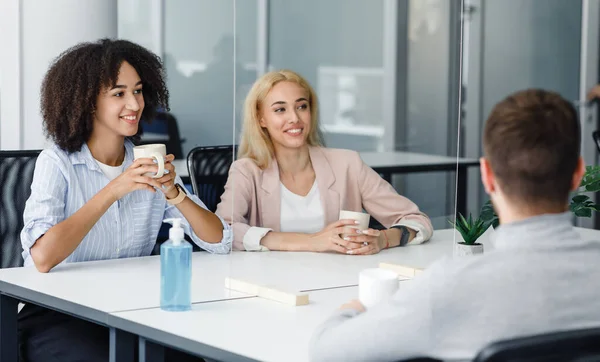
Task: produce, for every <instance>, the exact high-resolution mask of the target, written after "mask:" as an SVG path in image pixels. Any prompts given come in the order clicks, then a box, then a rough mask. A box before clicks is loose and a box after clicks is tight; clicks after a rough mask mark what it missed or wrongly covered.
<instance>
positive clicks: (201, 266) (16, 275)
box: [0, 229, 600, 361]
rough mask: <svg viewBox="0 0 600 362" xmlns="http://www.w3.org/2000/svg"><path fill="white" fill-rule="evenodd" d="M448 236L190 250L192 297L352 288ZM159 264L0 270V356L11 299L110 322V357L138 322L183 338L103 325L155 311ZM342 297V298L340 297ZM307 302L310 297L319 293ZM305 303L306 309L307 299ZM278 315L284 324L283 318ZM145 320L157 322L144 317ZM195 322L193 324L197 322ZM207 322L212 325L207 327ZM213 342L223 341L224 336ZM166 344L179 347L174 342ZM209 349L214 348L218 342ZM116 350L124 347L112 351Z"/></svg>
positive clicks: (8, 344) (219, 300) (9, 342)
mask: <svg viewBox="0 0 600 362" xmlns="http://www.w3.org/2000/svg"><path fill="white" fill-rule="evenodd" d="M578 230H579V231H580V233H581V234H582V236H583V237H584V238H586V239H592V238H595V239H598V238H600V231H597V230H589V229H578ZM491 233H493V230H491V229H490V230H488V232H487V233H486V234H484V236H483V237H482V238H481V239H480V240H481V241H482V242H483V243H484V245H486V246H485V247H486V250H488V251H489V250H491V248H492V245H491V244H490V243H489V240H488V239H489V234H491ZM455 236H456V237H457V240H460V239H459V236H458V233H457V232H455V231H454V230H449V229H448V230H440V231H436V232H435V233H434V236H433V238H432V240H430V241H429V242H428V243H426V244H423V245H409V246H407V247H404V248H394V249H389V250H384V251H383V252H381V253H379V254H377V255H371V256H350V255H338V254H317V253H292V252H265V253H250V252H234V253H232V254H230V255H212V254H209V253H206V252H198V253H194V256H193V276H192V278H193V290H192V300H193V302H194V303H196V304H197V306H196V307H195V309H196V310H197V309H201V310H204V309H202V308H204V307H206V308H210V309H211V310H216V309H218V308H220V307H219V306H220V305H226V306H232V308H235V306H236V305H237V304H236V303H232V301H236V300H237V301H240V302H242V301H243V299H248V298H250V299H253V297H252V296H249V295H246V294H244V293H236V292H233V291H230V290H227V289H225V288H224V279H225V277H227V276H232V277H237V278H244V279H246V280H249V281H252V282H255V283H260V284H266V285H271V286H275V287H277V286H280V287H285V288H288V289H295V290H299V291H311V297H312V296H317V297H318V296H319V295H321V293H320V292H319V293H316V291H317V290H320V289H327V290H332V289H334V288H339V287H345V286H356V285H357V284H358V273H359V271H360V270H362V269H365V268H374V267H377V266H378V265H379V263H380V262H391V263H396V264H403V265H408V266H413V267H421V268H424V267H427V266H428V265H429V264H431V263H432V262H433V261H434V260H436V259H438V258H440V257H442V256H445V255H451V253H452V250H453V242H452V241H453V239H454V237H455ZM159 270H160V266H159V257H158V256H152V257H144V258H131V259H117V260H106V261H96V262H85V263H75V264H66V265H63V266H59V267H57V268H56V269H54V270H52V271H51V272H50V273H48V274H42V273H39V272H37V271H36V270H35V268H33V267H29V268H13V269H2V270H0V293H1V296H0V344H1V345H0V360H14V358H15V355H16V338H17V337H16V318H17V313H16V307H17V302H18V301H19V300H24V301H26V302H32V303H35V304H38V305H42V306H45V307H49V308H51V309H55V310H58V311H61V312H65V313H68V314H72V315H74V316H76V317H79V318H82V319H87V320H91V321H93V322H96V323H99V324H102V325H106V326H109V327H111V351H112V352H111V353H114V356H115V359H114V360H115V361H117V360H120V359H119V358H122V359H121V360H128V358H129V356H130V355H129V354H127V353H129V352H127V351H131V349H130V347H131V346H132V344H133V343H134V341H135V336H134V334H133V333H136V334H137V333H138V332H139V328H142V327H143V330H144V331H146V332H148V334H146V333H139V335H140V336H141V337H144V338H150V339H153V340H157V341H160V342H161V343H164V344H166V345H169V343H168V341H171V339H170V338H172V340H173V341H176V340H177V341H180V339H178V338H183V339H186V340H187V339H188V338H187V337H184V336H182V335H185V333H188V332H186V330H185V329H181V330H171V331H170V332H164V331H163V332H164V333H167V334H169V335H172V336H171V337H169V338H167V339H162V338H161V339H156V338H155V336H156V334H152V333H158V332H160V331H157V330H156V328H154V327H152V326H151V325H144V323H145V322H144V321H142V320H139V321H137V322H135V323H130V324H127V323H125V322H123V320H121V321H120V322H119V323H120V324H118V327H117V326H114V325H111V323H112V322H111V321H114V319H113V317H111V315H112V314H116V313H125V312H127V311H138V310H141V309H147V310H148V312H147V313H152V311H154V312H159V311H160V309H158V306H159ZM323 295H324V296H325V295H327V294H323ZM345 297H346V296H344V298H343V299H346V298H345ZM323 298H325V297H323ZM325 299H327V298H325ZM340 299H342V298H340ZM314 300H315V301H318V300H320V297H318V298H317V299H314ZM209 302H213V303H209ZM338 302H339V300H336V301H335V303H332V304H336V306H337V304H338ZM224 303H227V304H224ZM249 303H250V304H248V305H254V303H259V304H258V305H261V303H262V302H249ZM270 303H273V302H269V304H268V305H270ZM240 305H242V306H243V305H246V304H240ZM149 308H150V309H149ZM215 308H216V309H215ZM260 308H262V307H260ZM327 308H329V307H327ZM242 309H243V310H244V313H250V314H251V313H252V311H249V310H248V309H247V308H242ZM309 309H312V304H311V307H310V308H309ZM298 310H300V309H298ZM328 310H330V308H329V309H328ZM315 313H317V312H315ZM318 313H321V312H318ZM185 315H186V313H181V316H184V317H182V318H185ZM319 315H322V314H319ZM306 318H309V319H310V318H313V317H308V316H307V317H306ZM315 318H316V317H315ZM121 319H122V318H121ZM158 319H161V318H158ZM283 321H284V322H285V319H283ZM150 322H151V323H150ZM148 323H150V324H152V323H158V322H156V321H154V320H152V321H150V320H149V321H148ZM203 323H204V322H203ZM239 323H241V324H240V325H239V326H237V328H242V329H243V328H247V327H245V326H243V324H244V323H246V322H243V321H242V320H239ZM307 323H308V321H307ZM200 324H202V323H200ZM200 324H199V325H198V328H204V327H202V326H200ZM259 324H260V323H259ZM207 326H208V327H210V328H214V326H211V325H207ZM286 326H287V327H288V328H287V329H289V330H292V329H293V327H294V325H293V324H288V325H286ZM307 326H308V324H307ZM306 328H308V327H306ZM307 330H308V329H305V330H304V331H305V332H303V333H308V332H306V331H307ZM150 332H151V333H150ZM163 332H161V333H163ZM286 333H287V332H286ZM193 342H194V346H195V347H193V349H189V350H188V351H190V352H192V353H196V352H195V351H196V350H197V349H196V348H200V347H198V345H203V346H205V347H206V346H208V347H207V348H209V347H210V348H213V347H214V348H217V347H218V346H221V344H219V345H218V346H217V347H215V346H213V345H212V344H210V343H213V342H214V341H213V340H211V342H210V343H209V341H202V340H201V339H195V340H194V341H193ZM177 343H179V342H177ZM186 343H187V342H186ZM219 343H222V345H226V344H225V343H226V341H221V342H219ZM231 343H232V344H234V342H231ZM174 346H176V347H178V346H179V347H181V346H180V345H179V344H174ZM13 347H14V348H13ZM203 348H204V347H203ZM210 348H209V349H210ZM236 348H237V347H236ZM216 350H220V347H218V348H217V349H216ZM120 351H121V352H122V351H125V352H123V354H117V352H120ZM238 352H239V353H240V354H243V355H253V353H254V352H252V351H250V350H249V351H247V352H243V351H238ZM238 352H236V353H238ZM211 353H212V352H211ZM117 357H119V358H117ZM269 358H270V357H269Z"/></svg>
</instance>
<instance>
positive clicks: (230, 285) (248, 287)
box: [225, 278, 260, 296]
mask: <svg viewBox="0 0 600 362" xmlns="http://www.w3.org/2000/svg"><path fill="white" fill-rule="evenodd" d="M259 287H260V286H259V285H256V284H252V283H250V282H247V281H244V280H240V279H233V278H225V288H227V289H231V290H235V291H238V292H242V293H246V294H252V295H256V296H258V290H259Z"/></svg>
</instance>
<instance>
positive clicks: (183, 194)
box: [167, 184, 187, 205]
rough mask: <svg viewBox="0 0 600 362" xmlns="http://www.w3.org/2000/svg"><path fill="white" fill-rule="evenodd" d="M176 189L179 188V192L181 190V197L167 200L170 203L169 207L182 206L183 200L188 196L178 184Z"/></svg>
mask: <svg viewBox="0 0 600 362" xmlns="http://www.w3.org/2000/svg"><path fill="white" fill-rule="evenodd" d="M175 187H176V188H177V190H179V195H177V197H175V198H172V199H167V202H168V203H169V205H178V204H180V203H181V202H182V201H183V199H185V197H186V196H187V195H186V194H185V191H183V190H182V189H181V186H179V184H176V185H175Z"/></svg>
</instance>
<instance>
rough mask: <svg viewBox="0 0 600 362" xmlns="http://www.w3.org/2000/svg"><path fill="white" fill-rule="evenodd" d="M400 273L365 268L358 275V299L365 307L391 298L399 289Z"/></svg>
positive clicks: (367, 307)
mask: <svg viewBox="0 0 600 362" xmlns="http://www.w3.org/2000/svg"><path fill="white" fill-rule="evenodd" d="M398 283H399V281H398V274H396V273H394V272H393V271H391V270H385V269H379V268H372V269H365V270H363V271H361V272H360V274H359V275H358V299H359V300H360V302H361V303H362V305H364V306H365V309H369V308H371V307H373V306H374V305H375V304H378V303H380V302H381V301H383V300H386V299H389V298H391V297H392V295H394V293H396V291H397V290H398Z"/></svg>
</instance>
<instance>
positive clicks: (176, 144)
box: [139, 112, 185, 159]
mask: <svg viewBox="0 0 600 362" xmlns="http://www.w3.org/2000/svg"><path fill="white" fill-rule="evenodd" d="M142 128H143V129H144V132H145V133H157V134H163V135H165V136H166V140H164V141H162V140H154V139H149V138H147V136H144V134H142V138H141V141H140V142H139V144H140V145H147V144H151V143H164V144H165V146H166V147H167V153H172V154H173V155H174V156H175V158H176V159H181V158H183V148H182V147H181V145H182V144H183V143H184V142H185V138H181V137H180V135H179V126H178V125H177V119H176V118H175V116H173V115H172V114H171V113H169V112H158V113H157V114H156V117H155V118H154V120H152V123H142Z"/></svg>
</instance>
